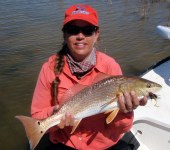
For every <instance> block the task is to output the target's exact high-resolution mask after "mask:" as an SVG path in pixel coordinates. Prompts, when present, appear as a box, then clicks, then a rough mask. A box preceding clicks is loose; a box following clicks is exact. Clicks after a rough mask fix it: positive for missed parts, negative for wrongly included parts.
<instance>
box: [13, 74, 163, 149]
mask: <svg viewBox="0 0 170 150" xmlns="http://www.w3.org/2000/svg"><path fill="white" fill-rule="evenodd" d="M160 89H161V85H159V84H157V83H155V82H152V81H149V80H146V79H143V78H139V77H126V76H109V77H107V78H104V79H102V80H101V81H98V82H96V83H94V84H92V85H90V86H87V87H86V88H84V89H82V90H81V91H79V92H78V93H77V94H75V95H74V96H73V97H71V98H69V99H68V100H67V101H66V102H65V103H64V104H63V105H61V106H60V108H59V110H58V111H57V112H56V113H55V114H54V115H52V116H50V117H48V118H47V119H44V120H42V121H36V120H35V119H33V120H32V121H30V120H31V119H32V118H31V119H30V118H29V119H28V117H26V118H25V117H24V116H17V117H16V118H18V119H19V120H20V121H21V122H22V123H23V124H24V126H25V129H26V133H27V137H28V139H29V141H30V145H31V149H34V148H35V147H36V145H37V144H38V142H39V141H40V139H41V138H42V136H43V134H44V133H45V132H46V131H47V130H48V129H49V128H51V127H53V126H55V125H57V124H59V123H60V119H61V118H62V117H63V116H64V115H65V114H66V113H67V112H69V113H70V114H72V115H73V116H74V118H75V120H76V121H77V124H76V125H75V126H74V127H73V131H72V132H74V130H76V127H77V126H78V124H79V123H80V121H81V119H83V118H86V117H88V116H92V115H95V114H99V113H103V112H109V111H110V112H111V111H112V112H113V113H111V114H110V116H108V118H107V119H106V122H107V123H110V122H111V121H112V120H113V119H114V117H115V116H116V114H117V113H118V111H119V108H118V104H117V94H121V93H122V94H123V93H124V92H125V91H126V92H130V91H132V90H133V91H135V92H136V94H137V96H139V97H141V96H148V95H149V93H155V92H157V91H158V90H160ZM114 112H115V113H116V114H115V113H114ZM29 122H32V123H29ZM30 126H31V127H30ZM34 134H36V136H34ZM33 136H34V138H33Z"/></svg>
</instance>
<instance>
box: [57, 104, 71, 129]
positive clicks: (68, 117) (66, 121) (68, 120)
mask: <svg viewBox="0 0 170 150" xmlns="http://www.w3.org/2000/svg"><path fill="white" fill-rule="evenodd" d="M58 108H59V106H58V105H56V106H55V107H54V113H55V112H56V111H57V110H58ZM73 125H74V117H73V116H72V115H71V114H69V113H66V114H65V116H63V117H62V118H61V120H60V123H59V124H58V127H59V128H60V129H63V128H64V127H65V126H73Z"/></svg>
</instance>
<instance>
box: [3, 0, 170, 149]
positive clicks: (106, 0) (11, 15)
mask: <svg viewBox="0 0 170 150" xmlns="http://www.w3.org/2000/svg"><path fill="white" fill-rule="evenodd" d="M148 1H149V0H148ZM80 2H82V3H88V4H90V5H92V6H93V7H94V8H95V9H97V10H98V13H99V21H100V33H101V39H100V42H99V43H98V45H97V46H98V48H99V49H100V50H102V51H103V52H105V53H107V54H109V55H110V56H112V57H114V58H115V59H116V60H117V61H118V62H119V64H120V65H121V66H122V70H123V72H124V74H127V75H139V74H140V73H142V72H143V71H144V70H146V69H147V68H148V67H150V66H151V65H152V64H154V63H155V62H157V61H159V60H161V59H162V58H165V57H166V56H169V55H170V41H168V40H165V39H163V38H162V37H160V36H159V35H158V34H157V31H156V26H157V25H164V24H167V23H168V18H169V15H170V11H169V10H170V5H169V3H167V2H165V1H164V2H157V3H147V4H146V3H145V4H144V3H142V0H99V1H90V0H86V1H85V0H84V1H83V0H82V1H78V0H74V1H69V0H62V1H56V0H36V1H28V0H5V1H0V14H1V15H0V118H1V121H0V133H1V136H0V143H1V144H0V149H2V150H24V149H27V148H28V141H27V139H26V137H25V132H24V129H23V127H22V125H21V124H20V123H19V122H18V121H17V120H16V119H14V116H15V115H17V114H24V115H30V104H31V98H32V93H33V90H34V87H35V83H36V79H37V76H38V73H39V71H40V67H41V65H42V63H43V62H44V61H45V60H47V58H48V57H49V56H50V55H52V54H54V53H56V52H57V51H58V50H59V49H60V47H61V43H62V41H63V36H62V32H61V27H62V21H63V17H64V10H65V9H66V8H67V7H68V6H70V5H71V4H74V3H80ZM144 9H145V11H144Z"/></svg>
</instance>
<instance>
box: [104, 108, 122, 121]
mask: <svg viewBox="0 0 170 150" xmlns="http://www.w3.org/2000/svg"><path fill="white" fill-rule="evenodd" d="M118 112H119V108H116V109H114V110H113V111H112V112H111V113H110V114H109V116H107V118H106V123H107V124H109V123H111V122H112V121H113V119H114V118H115V117H116V115H117V113H118Z"/></svg>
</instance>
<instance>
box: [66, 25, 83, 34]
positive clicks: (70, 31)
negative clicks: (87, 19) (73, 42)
mask: <svg viewBox="0 0 170 150" xmlns="http://www.w3.org/2000/svg"><path fill="white" fill-rule="evenodd" d="M65 31H66V32H67V33H68V34H70V35H76V34H78V33H80V28H78V27H76V26H68V27H67V28H66V29H65Z"/></svg>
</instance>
